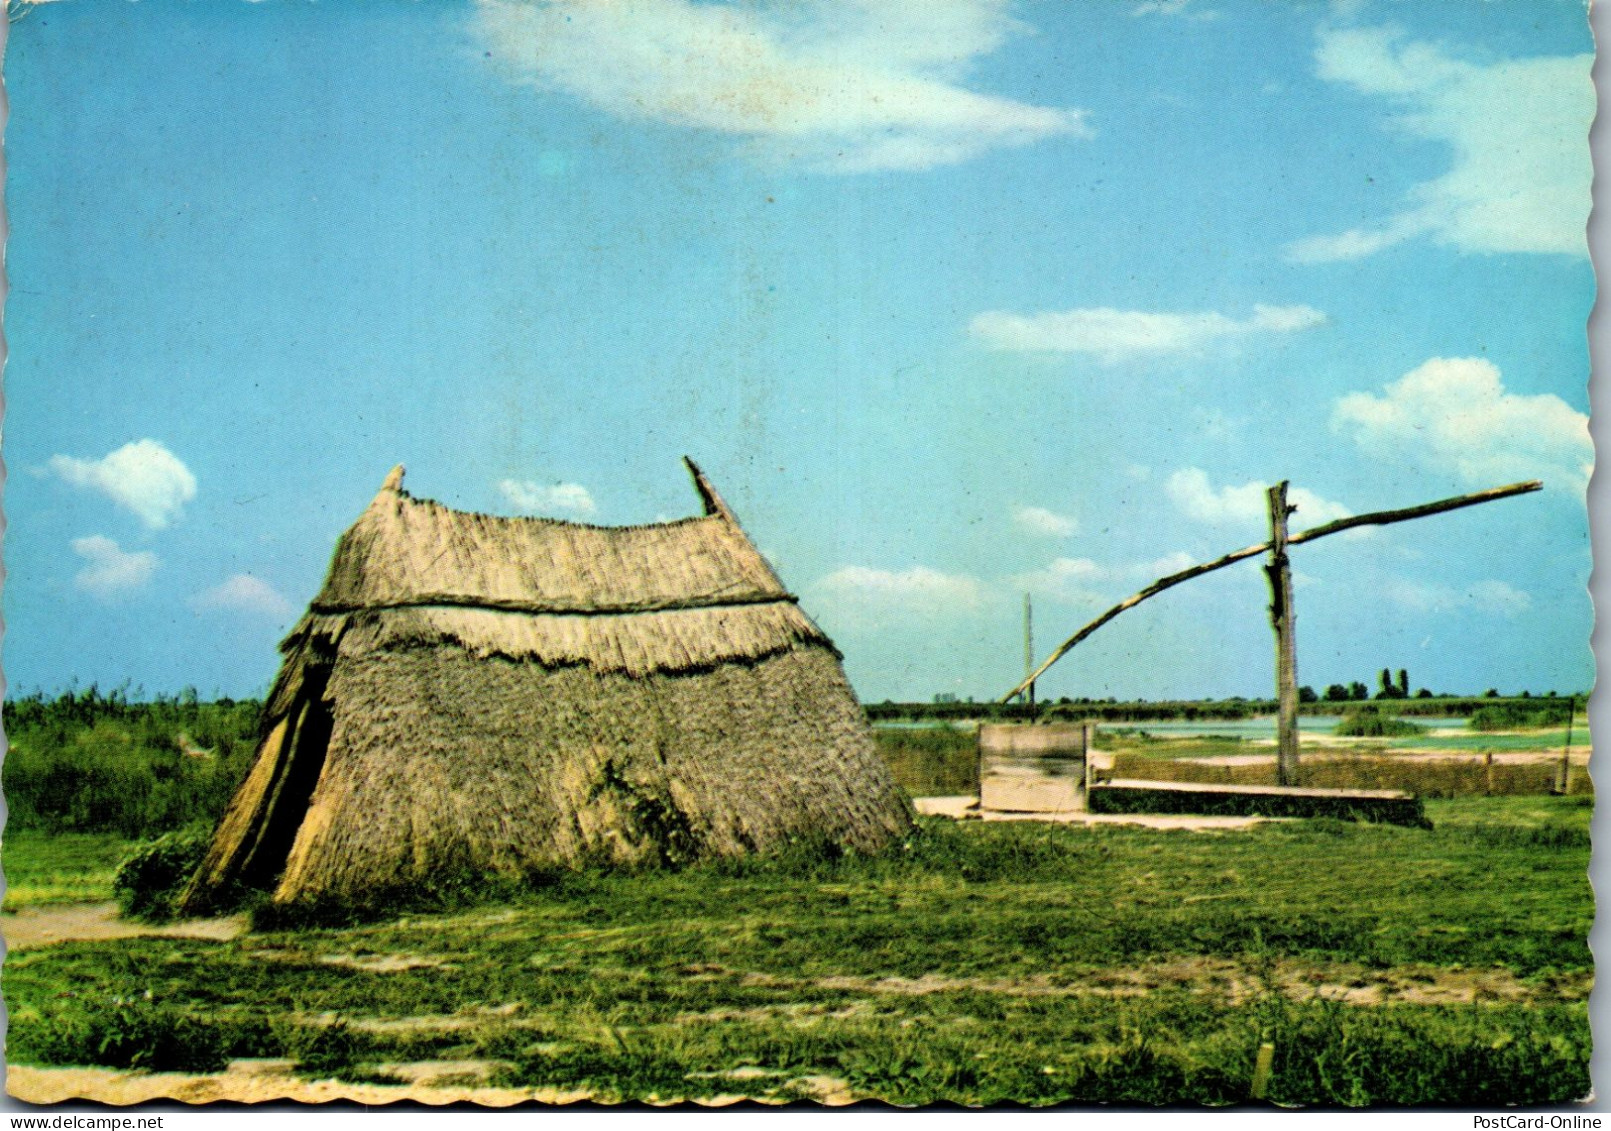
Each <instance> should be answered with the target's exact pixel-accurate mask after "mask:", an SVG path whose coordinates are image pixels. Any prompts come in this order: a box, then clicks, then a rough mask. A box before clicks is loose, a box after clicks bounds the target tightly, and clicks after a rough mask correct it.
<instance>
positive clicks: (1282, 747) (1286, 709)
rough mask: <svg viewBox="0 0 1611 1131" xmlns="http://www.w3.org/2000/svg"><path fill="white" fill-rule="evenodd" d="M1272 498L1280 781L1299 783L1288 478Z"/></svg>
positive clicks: (1272, 593)
mask: <svg viewBox="0 0 1611 1131" xmlns="http://www.w3.org/2000/svg"><path fill="white" fill-rule="evenodd" d="M1268 496H1269V500H1270V564H1269V565H1267V566H1265V567H1264V572H1265V574H1266V575H1267V576H1268V577H1269V579H1270V627H1271V628H1273V629H1274V630H1275V700H1276V731H1275V738H1276V765H1275V772H1276V779H1275V780H1276V782H1277V784H1279V785H1297V784H1298V643H1297V639H1296V637H1295V635H1294V632H1293V620H1294V619H1295V615H1294V612H1293V608H1292V564H1291V560H1290V559H1289V558H1288V557H1287V519H1288V518H1289V517H1290V516H1291V515H1292V513H1293V511H1295V510H1297V508H1296V507H1293V506H1290V505H1288V503H1287V481H1286V480H1285V479H1283V480H1282V481H1281V482H1279V483H1277V484H1276V485H1275V486H1274V487H1271V488H1270V490H1269V492H1268Z"/></svg>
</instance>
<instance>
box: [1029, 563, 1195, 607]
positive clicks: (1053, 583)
mask: <svg viewBox="0 0 1611 1131" xmlns="http://www.w3.org/2000/svg"><path fill="white" fill-rule="evenodd" d="M1196 564H1197V559H1196V558H1194V557H1192V556H1191V555H1190V554H1188V553H1185V552H1184V551H1176V552H1175V553H1172V554H1165V555H1164V556H1163V557H1161V558H1157V559H1154V560H1152V561H1145V562H1131V563H1129V564H1127V565H1119V566H1104V565H1099V564H1098V563H1096V562H1094V561H1092V560H1091V559H1090V558H1056V559H1054V560H1053V561H1052V562H1051V563H1050V564H1049V565H1047V566H1046V567H1045V568H1044V569H1038V570H1033V571H1031V572H1029V573H1021V574H1018V575H1017V576H1015V577H1011V578H1008V582H1009V583H1010V584H1011V585H1012V587H1013V588H1014V589H1018V590H1024V591H1027V592H1029V593H1031V594H1033V595H1035V596H1037V597H1045V598H1047V599H1049V600H1052V601H1059V602H1062V603H1064V604H1069V605H1088V606H1092V607H1100V606H1103V605H1109V604H1112V603H1113V600H1114V598H1115V597H1116V596H1120V595H1123V594H1128V593H1129V592H1131V591H1133V590H1134V589H1135V588H1136V587H1137V586H1138V585H1144V584H1147V583H1149V582H1153V581H1156V580H1158V579H1159V578H1163V577H1168V576H1170V575H1171V574H1175V573H1179V572H1180V571H1181V570H1183V569H1187V568H1189V567H1191V566H1194V565H1196ZM1120 590H1122V591H1123V594H1121V593H1120V592H1119V591H1120Z"/></svg>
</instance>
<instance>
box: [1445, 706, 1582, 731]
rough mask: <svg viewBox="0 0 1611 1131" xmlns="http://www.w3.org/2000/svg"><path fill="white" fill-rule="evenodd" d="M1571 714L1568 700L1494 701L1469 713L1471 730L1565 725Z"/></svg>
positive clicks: (1519, 728)
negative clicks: (1524, 702) (1565, 701)
mask: <svg viewBox="0 0 1611 1131" xmlns="http://www.w3.org/2000/svg"><path fill="white" fill-rule="evenodd" d="M1571 714H1572V704H1571V703H1570V702H1567V703H1561V702H1558V701H1557V702H1554V703H1551V702H1548V701H1542V700H1541V701H1539V702H1529V703H1526V704H1523V703H1494V704H1491V705H1489V706H1486V707H1478V708H1477V709H1476V710H1475V711H1473V712H1472V713H1471V722H1470V726H1471V729H1472V730H1482V731H1494V730H1521V729H1524V728H1527V727H1548V726H1565V725H1566V721H1567V719H1568V718H1570V717H1571Z"/></svg>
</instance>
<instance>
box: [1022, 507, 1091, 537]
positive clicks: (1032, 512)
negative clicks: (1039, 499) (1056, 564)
mask: <svg viewBox="0 0 1611 1131" xmlns="http://www.w3.org/2000/svg"><path fill="white" fill-rule="evenodd" d="M1012 520H1013V522H1015V523H1017V524H1018V526H1019V527H1021V528H1022V529H1024V530H1027V531H1029V533H1031V534H1043V535H1045V536H1046V537H1048V538H1067V537H1068V536H1069V535H1070V534H1073V533H1074V532H1075V531H1076V530H1078V529H1079V528H1080V524H1079V523H1078V522H1076V521H1075V520H1074V519H1072V518H1070V517H1068V516H1067V515H1061V514H1058V513H1057V512H1056V511H1049V510H1047V509H1046V508H1045V507H1016V508H1014V510H1013V512H1012Z"/></svg>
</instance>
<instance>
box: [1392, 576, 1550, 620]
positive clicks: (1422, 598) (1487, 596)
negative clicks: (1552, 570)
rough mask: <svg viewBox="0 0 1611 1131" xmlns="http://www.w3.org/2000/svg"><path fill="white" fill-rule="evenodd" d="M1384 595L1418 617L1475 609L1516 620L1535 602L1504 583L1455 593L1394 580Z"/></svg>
mask: <svg viewBox="0 0 1611 1131" xmlns="http://www.w3.org/2000/svg"><path fill="white" fill-rule="evenodd" d="M1383 593H1384V595H1385V596H1386V597H1387V599H1388V600H1390V601H1392V602H1393V603H1394V604H1396V605H1399V606H1401V607H1403V608H1406V609H1410V610H1412V611H1413V612H1418V613H1446V612H1452V611H1454V610H1456V609H1475V610H1476V611H1478V612H1483V613H1497V614H1498V615H1500V616H1506V617H1514V616H1519V615H1520V614H1522V613H1524V612H1526V611H1527V610H1528V609H1530V608H1531V607H1532V605H1533V598H1532V597H1531V596H1530V595H1529V594H1527V593H1525V592H1523V591H1522V590H1520V589H1517V588H1515V587H1514V586H1512V585H1508V584H1506V583H1505V582H1503V581H1477V582H1474V583H1472V584H1471V585H1468V586H1466V587H1465V588H1464V589H1456V588H1454V587H1452V586H1448V585H1437V584H1424V583H1421V582H1416V581H1407V580H1405V579H1404V578H1393V579H1390V580H1389V581H1388V582H1387V584H1386V585H1384V586H1383Z"/></svg>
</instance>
